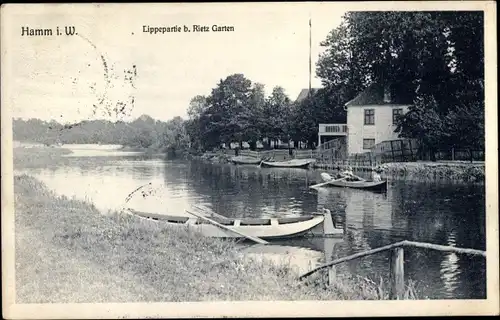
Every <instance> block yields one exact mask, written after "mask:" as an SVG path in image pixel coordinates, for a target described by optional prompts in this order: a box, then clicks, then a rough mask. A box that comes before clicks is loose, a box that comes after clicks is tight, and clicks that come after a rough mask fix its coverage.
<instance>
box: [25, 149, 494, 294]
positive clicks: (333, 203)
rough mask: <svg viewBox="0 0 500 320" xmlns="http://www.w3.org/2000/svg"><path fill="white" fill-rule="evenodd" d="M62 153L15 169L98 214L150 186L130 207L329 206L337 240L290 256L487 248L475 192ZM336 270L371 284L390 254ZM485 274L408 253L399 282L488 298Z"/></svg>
mask: <svg viewBox="0 0 500 320" xmlns="http://www.w3.org/2000/svg"><path fill="white" fill-rule="evenodd" d="M64 147H65V148H68V146H64ZM69 148H70V149H72V150H73V152H74V153H73V154H71V155H70V157H68V159H67V161H65V162H64V165H62V164H61V165H60V166H55V167H54V166H51V168H47V169H28V170H23V171H22V172H23V173H27V174H30V175H33V176H35V177H37V178H39V179H40V180H42V181H43V182H45V183H46V184H47V185H48V187H49V188H51V189H52V190H54V191H55V192H56V193H58V194H61V195H66V196H68V197H75V198H77V199H82V200H87V201H92V202H93V203H94V204H95V205H96V207H97V208H98V209H100V210H101V211H102V212H103V213H106V212H108V211H109V210H115V209H119V208H120V207H121V206H123V205H124V202H125V199H126V198H127V196H128V195H129V194H130V193H131V192H132V191H133V190H135V189H137V188H138V187H140V186H143V185H145V184H148V183H151V187H149V188H144V189H143V190H149V191H151V192H149V193H147V194H140V193H138V194H136V195H135V196H134V197H132V199H131V200H130V202H128V203H127V206H129V207H133V208H136V209H140V210H142V211H148V210H150V211H154V212H160V213H170V214H184V212H185V210H187V209H190V208H192V206H193V205H203V206H205V207H207V208H209V209H212V210H213V211H215V212H217V213H219V214H222V215H225V216H230V217H259V216H266V217H271V216H286V215H290V216H295V215H302V214H310V213H313V212H318V211H320V210H321V208H328V209H330V210H331V211H332V212H333V213H334V214H335V215H336V216H339V217H341V218H342V219H343V220H344V221H345V226H346V234H345V235H344V238H343V239H340V240H327V241H323V240H322V239H301V240H287V241H281V242H280V243H279V244H282V245H286V246H288V247H291V248H296V250H297V253H299V252H301V250H302V251H304V250H306V251H307V252H320V253H323V252H326V253H327V254H328V255H330V256H332V257H343V256H346V255H349V254H352V253H356V252H361V251H364V250H368V249H371V248H376V247H380V246H383V245H387V244H390V243H393V242H396V241H400V240H413V241H421V242H430V243H435V244H442V245H449V246H457V247H464V248H474V249H480V250H485V246H486V244H485V240H486V236H485V212H486V211H485V210H486V209H485V189H484V186H481V185H466V184H451V183H443V182H439V183H437V182H428V181H427V182H424V181H423V182H415V181H412V182H409V181H404V180H390V181H389V187H388V190H387V193H374V192H370V191H360V190H352V189H342V188H321V190H314V189H310V188H309V186H310V185H313V184H315V183H318V182H321V180H320V173H321V172H324V171H323V170H303V169H277V168H259V167H257V166H235V165H232V164H211V163H204V162H201V161H194V160H193V161H180V160H179V161H169V160H164V159H163V158H162V157H161V156H146V155H143V154H140V153H133V152H129V153H122V152H120V151H117V150H116V148H114V147H96V146H70V147H69ZM292 250H294V249H292ZM292 253H293V251H292ZM297 256H299V255H298V254H297ZM338 270H339V271H340V272H347V273H350V274H352V275H356V276H358V275H359V276H363V277H368V278H370V279H372V280H373V281H375V282H378V281H379V280H380V277H385V278H387V277H388V276H389V270H390V265H389V254H388V253H381V254H377V255H374V256H370V257H365V258H362V259H358V260H355V261H351V262H349V263H346V264H344V265H343V266H342V267H340V268H339V269H338ZM485 270H486V266H485V260H484V259H483V258H481V257H470V256H465V255H458V254H454V253H448V252H438V251H432V250H426V249H409V250H405V272H406V277H408V279H412V280H413V281H415V285H416V287H417V292H418V294H419V298H423V299H425V298H429V299H448V298H454V299H456V298H459V299H475V298H485V295H486V271H485ZM339 271H337V272H339Z"/></svg>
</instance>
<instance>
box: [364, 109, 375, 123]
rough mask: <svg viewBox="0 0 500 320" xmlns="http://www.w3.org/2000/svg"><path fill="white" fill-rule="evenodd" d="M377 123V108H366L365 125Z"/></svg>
mask: <svg viewBox="0 0 500 320" xmlns="http://www.w3.org/2000/svg"><path fill="white" fill-rule="evenodd" d="M372 124H375V109H366V110H365V125H372Z"/></svg>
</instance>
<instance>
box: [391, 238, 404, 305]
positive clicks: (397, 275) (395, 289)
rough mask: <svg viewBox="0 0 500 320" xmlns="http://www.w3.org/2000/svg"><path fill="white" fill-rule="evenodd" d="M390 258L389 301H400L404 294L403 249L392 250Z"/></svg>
mask: <svg viewBox="0 0 500 320" xmlns="http://www.w3.org/2000/svg"><path fill="white" fill-rule="evenodd" d="M391 258H392V259H391V260H392V261H391V293H390V299H392V300H401V299H403V298H404V293H405V271H404V248H403V247H399V248H396V249H394V250H393V252H392V255H391Z"/></svg>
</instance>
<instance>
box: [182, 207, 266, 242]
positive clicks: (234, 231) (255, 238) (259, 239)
mask: <svg viewBox="0 0 500 320" xmlns="http://www.w3.org/2000/svg"><path fill="white" fill-rule="evenodd" d="M186 212H187V213H189V214H192V215H193V216H195V217H197V218H200V219H202V220H205V221H207V222H209V223H211V224H213V225H215V226H217V227H219V228H221V229H224V230H227V231H231V232H233V233H236V234H238V235H240V236H242V237H245V238H247V239H249V240H252V241H255V242H257V243H260V244H268V243H269V242H267V241H265V240H262V239H261V238H258V237H254V236H251V235H248V234H244V233H243V232H241V231H237V230H233V229H231V228H228V227H227V226H225V225H223V224H220V223H218V222H217V221H214V220H212V219H210V218H207V217H205V216H202V215H201V214H197V213H194V212H192V211H189V210H186Z"/></svg>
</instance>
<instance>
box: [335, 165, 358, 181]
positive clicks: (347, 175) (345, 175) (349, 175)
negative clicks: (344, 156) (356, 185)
mask: <svg viewBox="0 0 500 320" xmlns="http://www.w3.org/2000/svg"><path fill="white" fill-rule="evenodd" d="M337 179H344V180H346V181H358V180H360V179H359V177H358V176H356V175H355V174H354V173H353V172H352V167H351V166H347V168H346V170H344V171H341V172H339V173H338V174H337Z"/></svg>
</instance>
